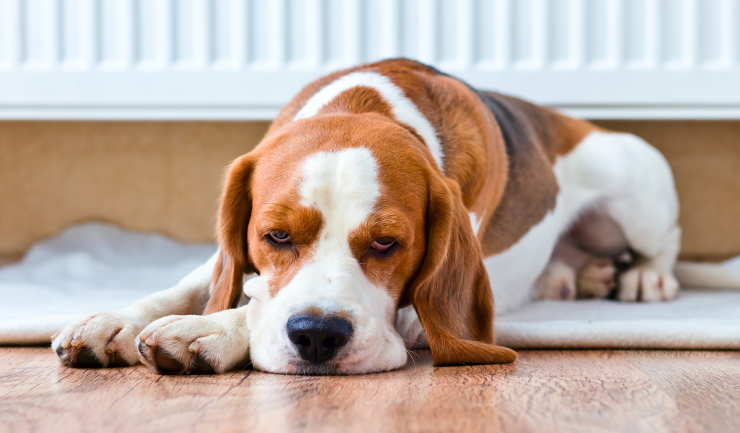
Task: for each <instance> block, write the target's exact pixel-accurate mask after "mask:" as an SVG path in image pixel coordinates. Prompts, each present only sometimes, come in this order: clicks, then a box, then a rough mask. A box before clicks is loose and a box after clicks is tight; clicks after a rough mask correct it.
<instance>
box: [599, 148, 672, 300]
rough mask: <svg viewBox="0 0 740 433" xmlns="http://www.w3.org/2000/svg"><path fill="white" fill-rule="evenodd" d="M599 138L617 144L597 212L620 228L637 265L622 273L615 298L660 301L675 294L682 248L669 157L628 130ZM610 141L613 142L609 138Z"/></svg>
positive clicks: (610, 161) (607, 159)
mask: <svg viewBox="0 0 740 433" xmlns="http://www.w3.org/2000/svg"><path fill="white" fill-rule="evenodd" d="M605 137H606V138H605V139H606V141H605V142H602V143H600V144H601V145H602V146H605V147H612V148H613V149H618V150H619V154H618V156H617V157H613V158H608V157H607V158H605V161H609V163H608V164H606V165H604V167H603V168H604V171H607V170H611V171H612V172H614V173H618V174H619V175H618V176H615V177H614V178H613V179H610V181H611V182H612V185H613V186H612V192H611V193H610V195H609V196H608V197H607V198H606V199H605V201H604V202H603V203H601V204H600V205H599V206H598V207H599V211H600V212H603V213H604V215H607V216H608V217H609V218H610V219H611V220H613V221H614V222H615V223H616V224H617V225H618V226H619V228H620V229H621V232H622V234H623V235H624V238H625V239H626V240H627V243H628V246H629V247H630V249H631V250H633V251H635V252H636V253H637V256H636V261H635V264H634V265H633V267H632V268H631V269H629V270H628V271H626V272H625V273H624V274H623V275H622V276H621V277H620V285H619V286H620V287H619V292H618V294H617V299H619V300H621V301H660V300H669V299H673V298H675V297H676V296H678V290H679V284H678V281H677V280H676V278H675V277H674V275H673V267H674V265H675V263H676V258H677V256H678V252H679V248H680V238H681V229H680V228H679V227H678V221H677V220H678V198H677V196H676V190H675V186H674V184H673V176H672V174H671V169H670V167H669V165H668V162H667V161H666V160H665V158H663V156H662V155H661V154H660V153H659V152H658V151H657V150H655V149H654V148H652V147H651V146H650V145H649V144H647V143H646V142H644V141H643V140H642V139H640V138H638V137H635V136H631V135H626V134H612V135H610V136H605ZM609 141H611V142H609Z"/></svg>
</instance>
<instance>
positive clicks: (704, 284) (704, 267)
mask: <svg viewBox="0 0 740 433" xmlns="http://www.w3.org/2000/svg"><path fill="white" fill-rule="evenodd" d="M674 272H675V274H676V278H677V279H678V282H679V283H681V286H684V287H691V288H698V289H702V288H706V289H740V269H733V268H730V267H727V266H723V265H721V264H719V263H700V262H678V263H676V267H675V268H674Z"/></svg>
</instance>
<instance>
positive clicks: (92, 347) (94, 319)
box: [51, 312, 146, 368]
mask: <svg viewBox="0 0 740 433" xmlns="http://www.w3.org/2000/svg"><path fill="white" fill-rule="evenodd" d="M145 325H146V323H145V322H142V321H141V320H139V319H138V318H136V317H133V316H129V315H126V314H124V313H120V312H111V313H100V314H93V315H92V316H89V317H87V318H85V319H83V320H80V321H77V322H74V323H70V324H69V325H67V326H66V327H65V328H64V329H62V331H61V332H59V333H58V334H57V335H56V336H54V337H53V340H52V342H51V348H52V350H54V352H55V353H56V354H57V356H59V360H60V361H61V363H62V365H66V366H67V367H78V368H101V367H126V366H129V365H134V364H138V363H139V357H138V354H137V352H136V346H135V345H134V339H135V338H136V335H137V334H138V333H139V332H141V329H142V328H143V327H144V326H145Z"/></svg>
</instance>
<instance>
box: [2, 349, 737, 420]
mask: <svg viewBox="0 0 740 433" xmlns="http://www.w3.org/2000/svg"><path fill="white" fill-rule="evenodd" d="M416 354H417V356H415V357H414V363H411V362H409V365H407V366H406V367H405V368H404V369H402V370H398V371H394V372H390V373H383V374H371V375H365V376H354V377H305V376H304V377H300V376H282V375H274V374H265V373H260V372H256V371H249V370H247V371H236V372H232V373H228V374H224V375H220V376H157V375H154V374H152V373H150V372H149V371H148V370H146V369H145V368H144V367H135V368H124V369H105V370H76V369H69V368H65V367H61V366H59V365H58V364H57V361H56V359H55V357H54V356H53V354H52V353H51V350H50V349H48V348H0V432H12V433H18V432H26V431H38V432H56V433H63V432H75V433H80V432H107V431H111V432H112V431H122V432H149V431H152V432H153V431H157V432H159V431H162V432H168V431H173V432H174V431H176V432H212V431H258V432H281V431H321V432H333V431H336V432H351V431H370V432H375V431H377V432H385V431H423V432H432V431H438V432H451V431H488V432H498V431H502V432H503V431H506V432H571V431H573V432H601V431H620V432H651V433H654V432H738V431H740V352H665V351H522V352H520V357H519V360H518V362H517V363H516V364H515V365H503V366H501V365H499V366H474V367H445V368H433V367H432V366H431V358H430V355H429V352H427V351H419V352H416Z"/></svg>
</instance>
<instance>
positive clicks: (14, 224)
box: [0, 121, 740, 258]
mask: <svg viewBox="0 0 740 433" xmlns="http://www.w3.org/2000/svg"><path fill="white" fill-rule="evenodd" d="M599 124H601V125H602V126H605V127H607V128H610V129H616V130H622V131H630V132H633V133H636V134H637V135H640V136H642V137H643V138H645V139H647V140H648V141H650V142H651V143H653V144H654V145H655V146H656V147H658V148H659V149H660V150H661V151H662V152H663V153H664V154H665V155H666V157H667V158H668V160H669V161H670V163H671V165H672V166H673V169H674V172H675V175H676V184H677V186H678V189H679V195H680V198H681V202H682V217H681V223H682V225H683V227H684V248H683V254H684V255H685V256H690V257H702V258H716V257H726V256H730V255H734V254H740V230H738V228H740V173H739V172H738V171H739V170H740V122H659V121H644V122H636V121H631V122H621V121H620V122H617V121H609V122H606V121H602V122H599ZM267 126H268V124H267V123H264V122H0V257H2V256H12V255H18V254H21V253H22V252H23V251H25V250H26V249H27V248H28V247H29V246H30V245H31V244H32V243H33V242H35V241H37V240H39V239H42V238H44V237H46V236H49V235H51V234H54V233H57V232H59V231H60V230H61V229H62V228H64V227H66V226H68V225H69V224H73V223H76V222H80V221H86V220H101V221H110V222H115V223H118V224H121V225H123V226H125V227H128V228H132V229H138V230H148V231H157V232H160V233H164V234H167V235H170V236H173V237H176V238H178V239H183V240H188V241H203V240H211V239H212V237H213V236H212V235H213V223H214V214H215V209H216V201H217V198H218V188H219V184H220V179H221V175H222V172H223V168H224V167H225V166H226V165H227V164H228V163H229V161H231V160H232V159H233V158H235V157H237V156H238V155H241V154H243V153H245V152H247V151H248V150H249V149H251V148H252V147H254V145H255V144H256V143H257V142H258V141H259V140H260V138H261V137H262V135H263V134H264V132H265V131H266V129H267Z"/></svg>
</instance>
